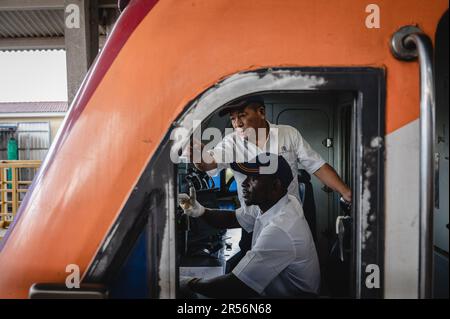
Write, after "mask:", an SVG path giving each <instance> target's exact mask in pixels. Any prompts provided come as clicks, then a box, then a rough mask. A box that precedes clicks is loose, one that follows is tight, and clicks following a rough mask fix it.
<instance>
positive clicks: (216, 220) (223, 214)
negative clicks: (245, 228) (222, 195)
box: [200, 208, 241, 229]
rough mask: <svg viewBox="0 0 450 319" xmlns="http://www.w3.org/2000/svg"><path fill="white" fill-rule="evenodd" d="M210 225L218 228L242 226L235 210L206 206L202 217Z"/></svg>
mask: <svg viewBox="0 0 450 319" xmlns="http://www.w3.org/2000/svg"><path fill="white" fill-rule="evenodd" d="M200 218H201V219H203V220H204V221H205V222H207V223H208V225H210V226H212V227H215V228H218V229H228V228H239V227H241V226H240V225H239V223H238V221H237V219H236V212H235V211H234V210H220V209H209V208H206V210H205V213H204V214H203V215H202V216H201V217H200Z"/></svg>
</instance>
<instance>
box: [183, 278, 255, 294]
mask: <svg viewBox="0 0 450 319" xmlns="http://www.w3.org/2000/svg"><path fill="white" fill-rule="evenodd" d="M189 288H190V289H191V290H192V291H194V292H197V293H199V294H202V295H204V296H206V297H210V298H256V297H259V294H258V293H257V292H256V291H254V290H253V289H252V288H250V287H249V286H247V285H246V284H244V283H243V282H242V281H240V280H239V279H238V278H237V277H236V276H235V275H233V274H232V273H229V274H226V275H223V276H219V277H215V278H211V279H194V280H193V281H191V283H190V284H189Z"/></svg>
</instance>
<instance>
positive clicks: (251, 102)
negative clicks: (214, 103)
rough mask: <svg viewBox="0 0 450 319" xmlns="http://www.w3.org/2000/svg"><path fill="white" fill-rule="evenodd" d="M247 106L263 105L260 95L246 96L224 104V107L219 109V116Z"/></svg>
mask: <svg viewBox="0 0 450 319" xmlns="http://www.w3.org/2000/svg"><path fill="white" fill-rule="evenodd" d="M247 106H256V107H255V110H256V108H257V107H265V105H264V99H263V98H262V97H261V96H260V95H253V96H248V97H245V98H243V99H239V100H237V101H232V102H230V103H227V104H225V107H224V108H223V109H221V110H220V111H219V116H221V117H222V116H224V115H227V114H230V113H232V112H235V111H239V110H242V109H244V108H245V107H247Z"/></svg>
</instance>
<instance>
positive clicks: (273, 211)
mask: <svg viewBox="0 0 450 319" xmlns="http://www.w3.org/2000/svg"><path fill="white" fill-rule="evenodd" d="M288 196H289V195H288V194H287V193H286V194H285V195H284V196H283V197H281V198H280V199H279V200H278V202H277V203H276V204H275V205H273V206H272V207H270V208H269V210H268V211H266V212H265V213H264V214H262V213H261V209H259V214H258V217H257V218H258V219H259V221H260V222H261V223H262V224H263V225H266V224H268V223H269V222H270V220H271V219H272V218H273V217H275V216H276V215H277V213H278V212H279V211H280V210H281V209H282V208H283V207H284V206H285V205H286V204H287V203H288V201H289V197H288Z"/></svg>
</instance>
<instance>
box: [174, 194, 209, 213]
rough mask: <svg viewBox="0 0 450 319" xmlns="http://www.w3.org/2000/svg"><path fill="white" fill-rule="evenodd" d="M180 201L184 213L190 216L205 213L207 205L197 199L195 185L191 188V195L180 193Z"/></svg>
mask: <svg viewBox="0 0 450 319" xmlns="http://www.w3.org/2000/svg"><path fill="white" fill-rule="evenodd" d="M178 202H179V204H180V207H181V208H182V209H183V211H184V213H185V214H186V215H188V216H190V217H195V218H197V217H200V216H202V215H203V214H204V213H205V207H203V206H202V205H201V204H200V203H199V202H198V201H197V194H196V193H195V188H194V187H191V188H189V195H188V194H179V195H178Z"/></svg>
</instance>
